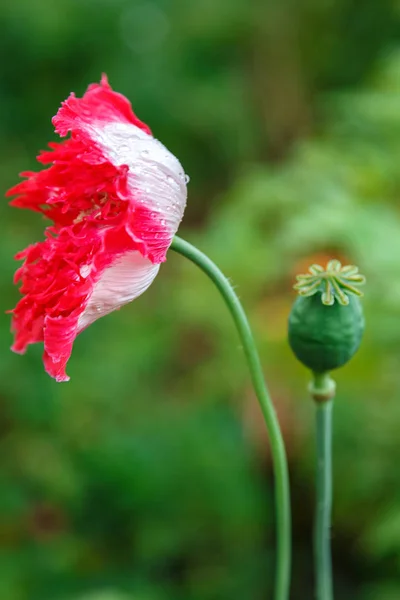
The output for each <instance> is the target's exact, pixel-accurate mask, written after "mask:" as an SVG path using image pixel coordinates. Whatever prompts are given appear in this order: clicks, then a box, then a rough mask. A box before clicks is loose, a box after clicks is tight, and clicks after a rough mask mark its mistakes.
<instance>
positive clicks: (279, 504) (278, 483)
mask: <svg viewBox="0 0 400 600" xmlns="http://www.w3.org/2000/svg"><path fill="white" fill-rule="evenodd" d="M171 249H172V250H174V251H175V252H178V253H179V254H182V256H185V257H186V258H188V259H189V260H191V261H192V262H193V263H195V264H196V265H197V266H198V267H200V269H201V270H202V271H204V273H206V275H208V277H209V278H210V279H211V280H212V281H213V282H214V283H215V285H216V287H217V288H218V290H219V291H220V293H221V295H222V297H223V299H224V300H225V303H226V305H227V307H228V309H229V311H230V313H231V315H232V317H233V320H234V322H235V325H236V328H237V330H238V333H239V336H240V339H241V342H242V344H243V350H244V353H245V355H246V359H247V364H248V367H249V370H250V374H251V379H252V382H253V386H254V390H255V393H256V396H257V398H258V401H259V403H260V406H261V410H262V413H263V415H264V419H265V423H266V426H267V429H268V433H269V437H270V443H271V451H272V461H273V466H274V472H275V501H276V508H275V510H276V529H277V564H276V581H275V596H274V598H275V600H288V598H289V587H290V568H291V567H290V561H291V516H290V495H289V473H288V466H287V459H286V452H285V446H284V443H283V438H282V434H281V431H280V428H279V422H278V419H277V416H276V413H275V409H274V406H273V403H272V400H271V397H270V395H269V392H268V389H267V386H266V383H265V380H264V375H263V371H262V367H261V363H260V358H259V355H258V352H257V349H256V346H255V342H254V338H253V334H252V332H251V329H250V325H249V322H248V320H247V317H246V314H245V312H244V310H243V307H242V305H241V304H240V301H239V299H238V297H237V296H236V294H235V292H234V290H233V288H232V286H231V284H230V283H229V281H228V279H227V278H226V277H225V275H224V274H223V273H222V272H221V271H220V270H219V268H218V267H217V266H216V265H215V264H214V263H213V262H212V261H211V260H210V259H209V258H208V257H207V256H206V255H205V254H203V252H201V251H200V250H198V249H197V248H195V247H194V246H192V245H191V244H189V243H188V242H186V241H184V240H182V239H181V238H179V237H177V236H175V238H174V239H173V242H172V244H171Z"/></svg>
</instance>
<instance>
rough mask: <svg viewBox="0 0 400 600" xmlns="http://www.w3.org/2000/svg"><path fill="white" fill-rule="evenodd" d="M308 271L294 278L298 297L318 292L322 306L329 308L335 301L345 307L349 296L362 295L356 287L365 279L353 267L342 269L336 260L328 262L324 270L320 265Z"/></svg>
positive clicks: (348, 266)
mask: <svg viewBox="0 0 400 600" xmlns="http://www.w3.org/2000/svg"><path fill="white" fill-rule="evenodd" d="M309 271H310V273H307V274H306V275H297V277H296V279H297V283H296V285H295V286H294V289H295V290H297V291H298V293H299V295H300V296H313V295H314V294H317V293H318V292H320V293H321V301H322V304H325V305H327V306H331V305H332V304H334V302H335V299H336V300H337V301H338V302H339V304H342V305H344V306H346V305H347V304H349V301H350V300H349V295H354V296H362V295H363V293H362V292H361V290H359V289H358V286H360V285H363V284H364V283H365V277H364V275H361V274H360V273H359V272H358V267H356V266H354V265H346V266H344V267H342V264H341V263H340V262H339V261H338V260H330V261H329V262H328V264H327V265H326V268H325V269H324V268H323V267H321V265H311V267H309Z"/></svg>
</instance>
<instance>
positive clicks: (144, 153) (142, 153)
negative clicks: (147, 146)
mask: <svg viewBox="0 0 400 600" xmlns="http://www.w3.org/2000/svg"><path fill="white" fill-rule="evenodd" d="M140 154H141V155H142V156H148V154H149V151H148V150H142V151H141V153H140Z"/></svg>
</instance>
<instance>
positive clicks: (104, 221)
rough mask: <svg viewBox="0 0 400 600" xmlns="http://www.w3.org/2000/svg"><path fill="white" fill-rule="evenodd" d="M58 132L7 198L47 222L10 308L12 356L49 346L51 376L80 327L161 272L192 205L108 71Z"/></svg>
mask: <svg viewBox="0 0 400 600" xmlns="http://www.w3.org/2000/svg"><path fill="white" fill-rule="evenodd" d="M53 125H54V126H55V130H56V133H58V134H59V135H60V136H61V137H64V136H67V134H68V133H70V136H69V137H68V138H67V139H66V140H63V141H61V142H59V143H50V144H49V147H50V150H46V151H43V152H41V153H40V155H39V156H38V161H39V162H40V163H42V164H43V165H50V166H49V167H48V168H46V169H44V170H41V171H39V172H24V173H21V176H23V177H25V178H26V179H25V180H24V181H22V182H20V183H19V184H18V185H16V186H15V187H13V188H12V189H11V190H9V191H8V192H7V195H8V196H16V198H15V199H14V200H12V202H11V204H12V205H13V206H16V207H19V208H28V209H31V210H33V211H36V212H39V213H42V215H44V217H45V218H46V219H49V220H50V222H51V223H50V224H49V226H48V227H47V228H46V230H45V239H44V241H41V242H38V243H36V244H33V245H31V246H29V247H28V248H26V249H25V250H23V251H22V252H19V253H18V254H17V255H16V259H18V260H23V261H24V262H23V264H22V266H21V267H20V268H19V269H18V270H17V272H16V274H15V283H20V292H21V294H22V296H23V297H22V298H21V299H20V301H19V302H18V304H17V305H16V307H15V308H14V310H13V311H11V312H12V330H13V332H14V344H13V346H12V350H14V351H15V352H18V353H24V352H25V350H26V348H27V346H28V344H34V343H36V342H43V343H44V355H43V362H44V366H45V369H46V371H47V373H49V375H51V376H52V377H54V378H55V379H56V380H57V381H68V379H69V377H68V376H67V374H66V371H65V368H66V364H67V361H68V359H69V357H70V355H71V352H72V346H73V342H74V340H75V338H76V336H77V335H78V333H80V332H81V331H82V330H83V329H85V328H86V327H87V326H88V325H90V324H91V323H93V322H94V321H95V320H96V319H98V318H99V317H102V316H103V315H106V314H108V313H110V312H112V311H113V310H115V309H117V308H120V307H121V306H122V305H124V304H126V303H128V302H130V301H131V300H133V299H134V298H137V297H138V296H139V295H140V294H142V293H143V292H144V291H145V290H146V289H147V288H148V287H149V285H150V284H151V283H152V281H153V279H154V278H155V276H156V275H157V272H158V270H159V266H160V263H162V262H163V261H164V260H165V258H166V252H167V250H168V248H169V246H170V244H171V241H172V238H173V236H174V234H175V232H176V230H177V228H178V226H179V223H180V221H181V219H182V216H183V211H184V208H185V205H186V195H187V191H186V183H187V181H186V179H187V178H186V176H185V174H184V171H183V168H182V166H181V164H180V162H179V161H178V159H177V158H176V157H175V156H174V155H173V154H171V152H169V151H168V150H167V149H166V148H165V146H163V145H162V144H161V142H159V141H158V140H156V139H155V138H154V137H153V136H152V134H151V131H150V129H149V128H148V127H147V125H145V124H144V123H142V122H141V121H140V120H139V119H138V118H137V117H136V115H135V114H134V113H133V111H132V107H131V104H130V102H129V101H128V100H127V98H125V97H124V96H123V95H121V94H119V93H117V92H115V91H113V90H112V89H111V87H110V85H109V84H108V81H107V78H106V76H104V75H103V77H102V80H101V83H100V84H92V85H90V86H89V87H88V89H87V91H86V93H85V94H84V95H83V97H82V98H77V97H76V96H75V94H71V95H70V96H69V98H68V99H67V100H66V101H65V102H63V103H62V105H61V108H60V109H59V111H58V113H57V115H56V116H55V117H54V118H53Z"/></svg>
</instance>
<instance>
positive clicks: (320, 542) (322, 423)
mask: <svg viewBox="0 0 400 600" xmlns="http://www.w3.org/2000/svg"><path fill="white" fill-rule="evenodd" d="M332 409H333V397H332V396H331V397H330V398H328V399H325V400H324V401H321V400H319V401H316V437H317V472H316V485H317V499H316V518H315V539H314V551H315V577H316V598H317V600H333V588H332V559H331V544H330V534H331V532H330V527H331V510H332Z"/></svg>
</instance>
